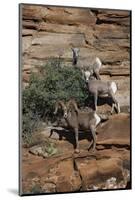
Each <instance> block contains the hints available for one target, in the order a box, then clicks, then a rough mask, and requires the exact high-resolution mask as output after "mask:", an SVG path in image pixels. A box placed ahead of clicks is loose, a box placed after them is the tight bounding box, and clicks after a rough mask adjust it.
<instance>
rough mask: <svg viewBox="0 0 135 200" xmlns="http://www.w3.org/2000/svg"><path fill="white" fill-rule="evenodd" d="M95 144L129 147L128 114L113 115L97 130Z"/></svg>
mask: <svg viewBox="0 0 135 200" xmlns="http://www.w3.org/2000/svg"><path fill="white" fill-rule="evenodd" d="M97 132H98V136H97V144H99V145H122V146H128V147H130V117H129V115H128V114H122V113H121V114H119V115H117V114H115V115H113V116H111V117H110V119H109V120H108V121H107V122H106V123H104V124H103V125H102V126H99V127H98V128H97Z"/></svg>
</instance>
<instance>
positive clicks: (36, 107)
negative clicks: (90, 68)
mask: <svg viewBox="0 0 135 200" xmlns="http://www.w3.org/2000/svg"><path fill="white" fill-rule="evenodd" d="M71 98H74V99H75V100H76V101H77V103H78V104H79V105H80V106H84V105H85V103H86V101H87V98H88V93H87V89H86V88H85V83H84V80H83V79H82V74H81V71H80V70H79V69H77V68H73V67H69V66H68V67H67V66H63V64H62V62H60V61H59V60H56V59H51V60H50V61H49V62H48V63H47V64H46V65H45V66H44V67H42V69H41V73H40V74H35V73H32V75H31V77H30V82H29V86H28V87H26V88H25V89H24V90H23V94H22V105H23V133H24V134H28V133H29V134H31V133H32V132H33V131H34V130H36V128H37V127H38V125H39V123H38V122H39V121H41V120H43V121H46V122H47V121H51V122H53V121H54V120H55V117H54V115H53V112H54V107H55V103H56V101H58V100H64V101H68V100H69V99H71Z"/></svg>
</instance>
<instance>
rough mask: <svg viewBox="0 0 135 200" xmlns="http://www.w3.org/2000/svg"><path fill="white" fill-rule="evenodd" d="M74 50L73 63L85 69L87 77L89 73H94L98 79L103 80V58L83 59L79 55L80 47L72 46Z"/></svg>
mask: <svg viewBox="0 0 135 200" xmlns="http://www.w3.org/2000/svg"><path fill="white" fill-rule="evenodd" d="M71 49H72V52H73V65H74V66H76V67H78V68H80V69H81V70H82V71H83V70H85V71H87V73H85V75H86V79H87V74H88V76H89V75H94V76H95V77H96V79H98V80H101V78H100V75H99V71H100V69H101V66H102V63H101V60H100V59H99V58H98V57H89V58H85V59H82V58H80V57H79V51H80V50H79V49H78V48H71Z"/></svg>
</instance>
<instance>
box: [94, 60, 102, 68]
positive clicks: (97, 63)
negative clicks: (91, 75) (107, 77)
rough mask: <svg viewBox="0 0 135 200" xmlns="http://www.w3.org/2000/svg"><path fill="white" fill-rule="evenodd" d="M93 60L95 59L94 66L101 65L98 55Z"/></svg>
mask: <svg viewBox="0 0 135 200" xmlns="http://www.w3.org/2000/svg"><path fill="white" fill-rule="evenodd" d="M95 61H96V62H95V65H96V67H97V68H99V69H100V68H101V66H102V62H101V60H100V59H99V58H98V57H96V59H95Z"/></svg>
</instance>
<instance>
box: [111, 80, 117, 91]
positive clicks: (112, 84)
mask: <svg viewBox="0 0 135 200" xmlns="http://www.w3.org/2000/svg"><path fill="white" fill-rule="evenodd" d="M111 88H112V91H113V93H114V94H115V93H116V92H117V90H118V88H117V85H116V83H115V82H114V81H113V82H111Z"/></svg>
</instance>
